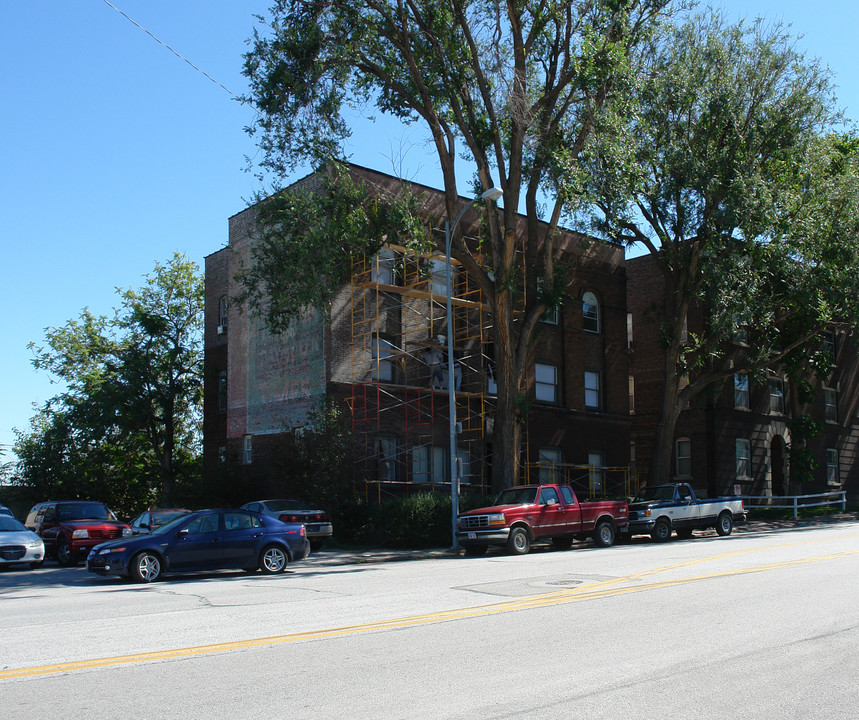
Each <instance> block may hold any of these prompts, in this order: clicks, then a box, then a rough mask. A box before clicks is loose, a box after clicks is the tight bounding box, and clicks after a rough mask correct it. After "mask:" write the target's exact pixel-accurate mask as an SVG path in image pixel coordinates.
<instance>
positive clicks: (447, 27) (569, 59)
mask: <svg viewBox="0 0 859 720" xmlns="http://www.w3.org/2000/svg"><path fill="white" fill-rule="evenodd" d="M668 4H669V0H624V1H621V2H618V0H561V1H560V2H548V3H547V2H531V1H530V0H526V1H525V2H507V3H497V2H485V1H483V0H479V1H477V2H473V1H464V0H441V1H439V0H412V1H406V2H403V1H402V0H397V1H394V0H281V1H279V2H277V3H275V5H274V6H273V7H272V8H271V10H270V12H269V16H268V17H267V18H265V19H261V22H262V23H263V24H264V26H265V27H264V28H263V29H261V30H260V31H258V32H256V33H255V35H254V38H253V41H252V49H251V51H250V52H249V53H248V54H247V56H246V65H245V73H246V75H247V77H248V78H249V80H250V87H251V90H250V95H249V97H248V98H247V99H248V100H249V101H250V102H252V103H253V104H254V105H255V106H256V107H257V108H258V110H259V116H258V118H257V121H256V124H255V126H254V128H252V132H254V133H256V135H257V137H258V139H259V144H260V147H261V149H262V150H263V159H262V165H263V166H264V167H265V168H266V169H267V170H269V171H272V172H274V173H275V174H276V175H277V176H285V175H286V174H287V173H288V172H289V171H291V170H293V169H295V167H296V166H298V165H301V164H304V163H311V164H312V165H314V166H315V167H322V166H323V165H325V164H326V163H329V162H331V161H332V160H334V161H336V160H338V159H342V157H343V152H344V151H343V143H344V141H345V139H346V138H347V137H348V136H349V132H350V128H349V125H348V120H347V116H348V115H347V113H348V112H351V111H354V110H356V109H358V110H361V109H364V108H370V109H373V111H378V112H382V113H386V114H389V115H392V116H394V117H396V118H399V119H400V120H402V121H404V122H419V123H422V125H423V127H424V129H425V130H426V131H427V133H428V135H429V138H430V142H431V144H432V146H433V147H434V148H435V150H436V153H437V157H438V163H439V167H440V169H441V174H442V178H443V185H444V187H443V191H444V199H445V203H444V205H445V215H446V217H447V218H454V217H456V215H457V213H458V212H459V210H460V209H461V207H462V203H463V200H462V197H461V195H463V194H465V193H461V192H460V188H459V185H458V179H457V178H458V177H471V178H474V179H475V186H476V189H477V193H476V194H479V193H480V191H483V190H488V189H489V188H491V187H493V186H498V187H500V188H501V189H502V190H503V192H504V197H503V208H502V209H498V208H496V207H495V205H494V204H491V203H490V205H491V206H490V207H489V208H487V211H486V213H485V229H484V232H485V234H486V238H485V241H484V242H482V243H481V247H480V251H481V254H480V256H477V255H476V254H473V253H472V250H470V249H469V245H468V244H466V243H465V242H464V241H463V238H462V232H461V229H460V228H457V232H456V233H455V236H454V238H453V245H452V254H453V255H454V257H456V258H457V259H458V260H459V261H460V262H461V263H462V266H463V268H464V269H465V271H466V272H468V273H469V274H470V275H471V276H472V277H473V278H474V280H475V282H477V283H478V284H479V286H480V287H481V288H482V290H483V293H484V297H485V298H486V299H487V302H488V303H489V305H490V308H491V312H492V314H493V324H494V328H495V337H494V338H493V339H494V342H495V353H496V362H497V384H498V405H497V410H496V418H495V425H494V427H495V433H496V439H495V442H494V443H493V445H494V447H495V452H496V458H495V460H494V463H493V467H494V468H495V470H496V473H495V482H496V485H498V486H504V485H507V484H510V483H511V482H514V481H516V480H517V479H518V472H519V467H518V458H519V444H520V428H519V424H518V422H517V419H518V418H517V415H518V412H519V408H520V407H521V403H520V392H521V390H522V386H523V381H524V374H525V370H526V367H527V363H528V362H529V360H530V357H529V354H530V351H531V348H532V341H533V338H534V333H535V328H536V327H537V323H538V322H539V320H540V318H541V317H543V315H544V314H545V312H546V309H547V306H549V305H552V304H557V302H558V298H559V296H560V293H559V288H558V284H559V279H558V278H557V277H556V262H557V260H558V259H559V256H560V254H561V253H560V250H559V248H558V247H557V238H558V233H557V230H558V227H559V222H560V220H561V219H562V218H563V217H565V216H566V215H568V214H569V213H570V212H571V211H572V210H573V209H574V208H575V207H576V206H577V204H579V203H580V202H581V200H582V195H581V190H582V189H583V187H584V180H583V177H582V169H581V168H580V159H581V156H582V153H583V151H584V149H585V148H586V146H587V145H588V143H589V142H590V140H591V136H592V132H593V130H594V127H595V126H596V125H597V122H598V121H601V122H602V123H604V124H611V123H613V122H616V118H615V119H612V117H610V116H612V113H610V112H609V109H610V108H612V107H613V103H614V102H615V101H617V100H619V99H620V98H622V97H625V96H627V95H628V91H629V86H630V84H631V83H632V81H633V79H634V78H633V77H632V75H631V69H632V68H633V66H634V65H635V62H634V58H635V55H636V53H637V48H638V46H639V44H640V43H641V42H642V41H643V40H645V39H647V37H648V36H649V34H650V33H651V32H652V31H653V30H654V28H655V26H656V25H657V22H658V20H659V18H660V17H661V16H662V15H663V14H664V13H665V12H666V8H667V6H668ZM613 141H620V138H617V137H614V136H612V135H607V136H606V140H605V142H606V143H610V142H613ZM618 156H619V155H618ZM460 164H462V165H463V166H464V169H465V172H464V173H461V172H459V165H460ZM469 190H470V191H471V188H470V189H469ZM472 196H473V195H472ZM520 212H522V213H523V214H524V216H525V220H524V222H522V221H521V217H520V215H519V213H520ZM275 229H276V228H275ZM268 237H269V239H271V237H272V236H271V234H268ZM435 237H436V240H437V241H439V240H440V239H441V233H436V235H435ZM342 240H343V242H346V243H347V244H350V245H351V244H352V243H354V244H355V245H356V246H357V245H360V242H361V238H359V237H355V238H351V240H350V239H349V238H343V239H342ZM280 242H281V243H286V242H287V234H286V233H281V238H280ZM289 242H291V243H308V244H310V246H311V247H312V246H313V244H314V243H316V244H318V243H320V242H322V243H323V244H324V242H325V240H324V238H320V236H319V234H318V233H315V234H314V233H304V234H295V233H293V234H292V235H291V236H290V237H289ZM472 249H473V248H472ZM279 253H280V250H278V249H277V248H276V247H275V246H270V247H269V250H268V251H267V253H264V254H262V255H258V256H257V262H258V264H261V265H265V264H266V263H267V261H268V257H269V256H272V257H275V256H277V255H278V254H279ZM523 255H524V259H525V262H524V264H523V263H521V258H522V256H523ZM517 265H519V266H521V265H523V266H524V273H521V272H519V271H518V270H517ZM272 266H274V264H272ZM272 275H273V274H272V273H267V272H266V271H265V269H264V268H263V269H261V270H260V272H257V273H256V275H255V276H254V275H253V274H251V275H249V276H248V277H250V278H251V280H252V281H254V280H255V281H256V290H257V292H258V294H257V296H258V297H263V296H265V294H266V293H267V292H268V290H269V289H270V288H269V287H266V286H265V282H264V278H265V277H266V276H268V277H272ZM261 279H262V280H263V282H262V283H260V282H259V281H260V280H261ZM560 290H563V288H560ZM526 291H527V292H526ZM522 298H526V302H525V304H524V313H522V314H521V315H519V314H518V313H515V312H514V308H516V307H517V302H519V301H521V300H522ZM271 300H272V306H274V305H276V303H277V302H278V300H277V297H275V296H271Z"/></svg>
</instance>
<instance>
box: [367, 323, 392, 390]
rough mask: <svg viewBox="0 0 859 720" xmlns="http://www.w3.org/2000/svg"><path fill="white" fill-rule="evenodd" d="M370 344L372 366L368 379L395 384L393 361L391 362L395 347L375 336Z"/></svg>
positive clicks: (388, 341) (384, 339)
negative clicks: (371, 345)
mask: <svg viewBox="0 0 859 720" xmlns="http://www.w3.org/2000/svg"><path fill="white" fill-rule="evenodd" d="M372 342H373V347H372V362H373V366H372V368H371V369H370V377H371V378H372V379H373V380H379V381H380V382H389V383H392V382H396V374H395V367H394V361H393V360H392V358H393V356H394V355H395V354H396V353H397V348H396V346H395V345H394V343H392V342H391V341H390V340H387V339H386V338H383V337H381V336H379V335H375V336H374V337H373V340H372Z"/></svg>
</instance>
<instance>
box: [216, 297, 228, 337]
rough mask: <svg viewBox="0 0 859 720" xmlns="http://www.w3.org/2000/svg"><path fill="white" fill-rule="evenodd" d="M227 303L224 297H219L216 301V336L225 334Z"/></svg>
mask: <svg viewBox="0 0 859 720" xmlns="http://www.w3.org/2000/svg"><path fill="white" fill-rule="evenodd" d="M228 307H229V301H228V299H227V296H226V295H221V297H220V298H219V299H218V335H223V334H224V333H226V332H227V308H228Z"/></svg>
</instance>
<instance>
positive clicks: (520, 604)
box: [0, 540, 859, 680]
mask: <svg viewBox="0 0 859 720" xmlns="http://www.w3.org/2000/svg"><path fill="white" fill-rule="evenodd" d="M815 542H825V540H824V541H815ZM804 544H808V543H791V544H789V545H779V546H772V547H778V548H785V547H790V546H791V545H804ZM767 549H771V548H757V549H753V550H740V551H736V552H730V553H724V554H720V555H714V556H710V557H707V558H700V559H696V560H690V561H688V562H682V563H677V564H674V565H667V566H664V567H661V568H654V569H653V570H647V571H644V572H641V573H635V574H632V575H626V576H623V577H619V578H612V579H611V580H604V581H601V582H597V583H592V584H589V585H583V586H579V587H576V588H571V589H566V590H558V591H555V592H551V593H544V594H540V595H532V596H529V597H524V598H519V599H516V600H509V601H505V602H500V603H493V604H490V605H481V606H478V607H470V608H462V609H460V610H445V611H442V612H434V613H428V614H426V615H412V616H410V617H403V618H396V619H392V620H380V621H377V622H369V623H361V624H360V625H347V626H344V627H337V628H328V629H324V630H311V631H308V632H299V633H290V634H287V635H273V636H271V637H264V638H254V639H249V640H236V641H234V642H226V643H215V644H212V645H198V646H196V647H187V648H177V649H173V650H161V651H158V652H149V653H137V654H135V655H119V656H116V657H107V658H98V659H94V660H79V661H75V662H66V663H57V664H56V665H40V666H37V667H28V668H19V669H13V670H0V680H10V679H13V678H33V677H39V676H42V675H51V674H54V673H63V672H70V671H73V670H89V669H93V668H100V667H114V666H120V665H131V664H135V663H142V662H150V661H153V660H171V659H178V658H187V657H192V656H196V655H210V654H212V653H220V652H227V651H230V650H244V649H247V648H254V647H268V646H272V645H283V644H285V643H292V642H301V641H304V640H322V639H325V638H333V637H343V636H347V635H357V634H361V633H369V632H375V631H379V630H396V629H401V628H409V627H418V626H421V625H428V624H431V623H439V622H447V621H450V620H464V619H467V618H473V617H482V616H489V615H496V614H498V613H506V612H515V611H517V610H529V609H533V608H541V607H547V606H550V605H562V604H566V603H572V602H579V601H581V600H595V599H598V598H604V597H613V596H617V595H625V594H628V593H634V592H641V591H643V590H656V589H659V588H666V587H673V586H677V585H686V584H689V583H693V582H700V581H702V580H711V579H714V578H721V577H730V576H736V575H747V574H750V573H758V572H765V571H767V570H776V569H779V568H785V567H791V566H794V565H805V564H810V563H816V562H824V561H827V560H837V559H839V558H844V557H848V556H850V555H857V554H859V549H857V550H849V551H846V552H839V553H832V554H828V555H817V556H815V557H809V558H801V559H797V560H786V561H783V562H774V563H767V564H765V565H757V566H754V567H748V568H736V569H732V570H723V571H720V572H714V573H708V574H705V575H696V576H692V577H684V578H676V579H673V580H662V581H658V582H652V583H644V584H636V585H626V586H624V587H617V586H618V585H621V584H623V583H628V582H635V581H638V580H641V579H643V578H646V577H649V576H652V575H656V574H658V573H663V572H668V571H670V570H676V569H680V568H683V567H690V566H692V565H699V564H701V563H705V562H711V561H713V560H717V559H724V558H729V557H735V556H739V555H745V554H748V553H752V552H761V551H762V550H767Z"/></svg>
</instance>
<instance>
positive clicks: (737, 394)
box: [734, 373, 751, 410]
mask: <svg viewBox="0 0 859 720" xmlns="http://www.w3.org/2000/svg"><path fill="white" fill-rule="evenodd" d="M734 407H735V408H742V409H743V410H748V409H749V408H750V407H751V405H750V403H749V376H748V375H746V374H745V373H737V374H736V375H734Z"/></svg>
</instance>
